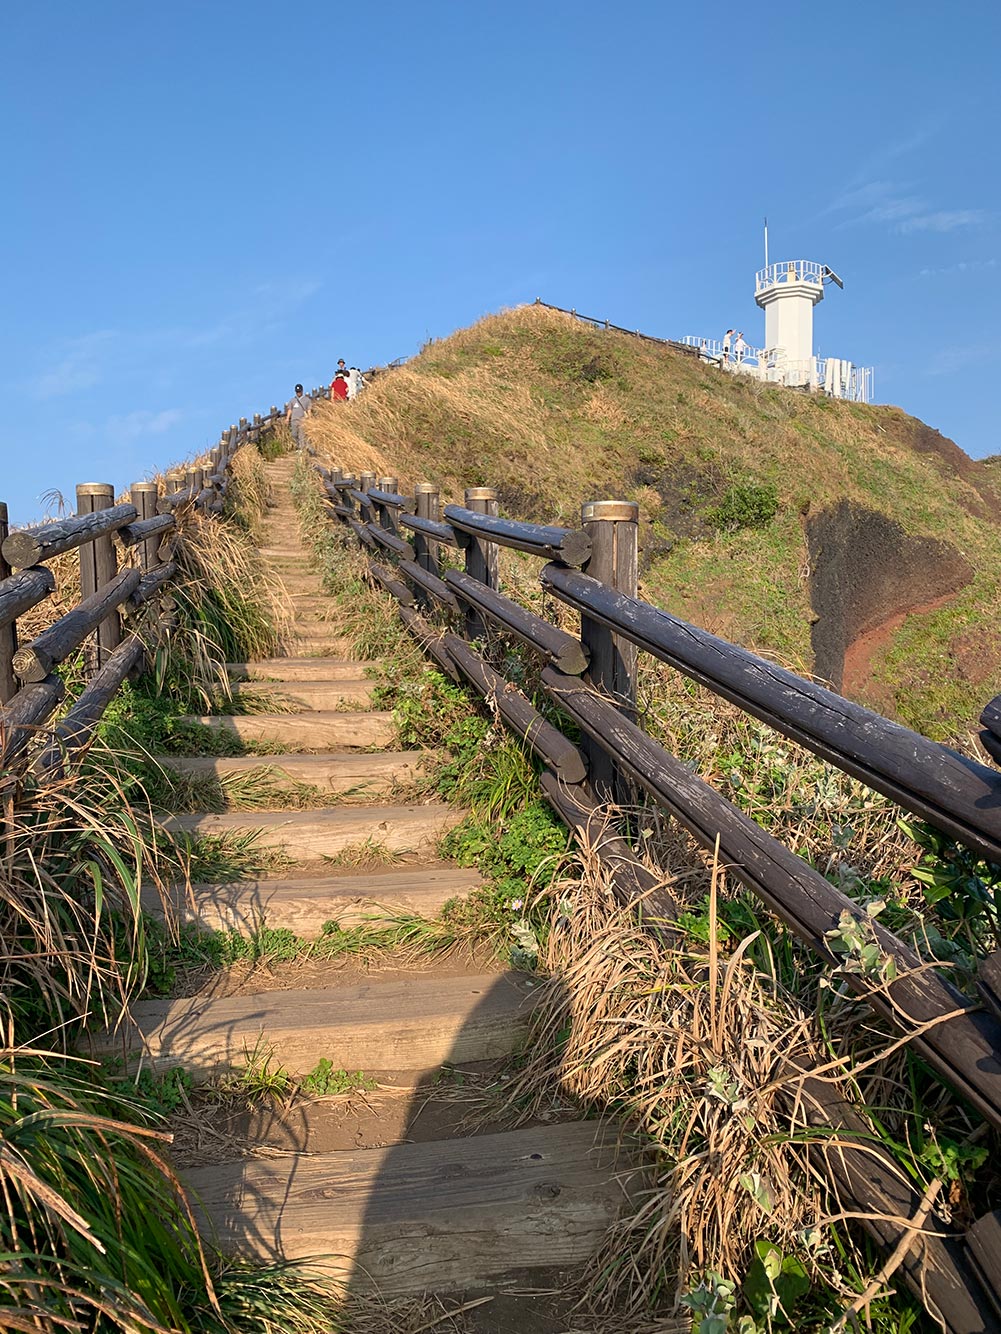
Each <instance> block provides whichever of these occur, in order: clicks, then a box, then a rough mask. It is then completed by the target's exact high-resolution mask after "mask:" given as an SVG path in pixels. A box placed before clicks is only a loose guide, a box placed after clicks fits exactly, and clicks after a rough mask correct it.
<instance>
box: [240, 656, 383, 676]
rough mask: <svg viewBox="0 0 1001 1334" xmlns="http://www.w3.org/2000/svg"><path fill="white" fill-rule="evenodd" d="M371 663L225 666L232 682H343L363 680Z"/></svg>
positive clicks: (279, 661) (294, 661) (271, 661)
mask: <svg viewBox="0 0 1001 1334" xmlns="http://www.w3.org/2000/svg"><path fill="white" fill-rule="evenodd" d="M375 666H376V664H375V663H374V662H352V661H351V660H350V659H349V658H264V659H262V660H261V661H260V662H228V663H227V664H226V671H227V672H228V673H229V677H230V680H232V681H344V680H352V679H357V678H358V677H362V676H367V675H368V671H369V669H371V668H374V667H375Z"/></svg>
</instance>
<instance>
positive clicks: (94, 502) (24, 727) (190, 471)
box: [0, 391, 319, 781]
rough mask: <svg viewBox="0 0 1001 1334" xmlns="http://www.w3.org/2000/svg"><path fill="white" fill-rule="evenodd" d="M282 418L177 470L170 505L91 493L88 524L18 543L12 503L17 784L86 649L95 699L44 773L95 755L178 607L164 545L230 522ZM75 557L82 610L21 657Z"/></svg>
mask: <svg viewBox="0 0 1001 1334" xmlns="http://www.w3.org/2000/svg"><path fill="white" fill-rule="evenodd" d="M317 392H319V391H317ZM281 417H282V413H281V412H280V411H279V409H278V408H276V407H273V408H272V409H271V411H270V413H269V414H268V415H267V416H266V417H263V416H261V414H259V413H258V414H255V416H254V422H253V425H250V424H249V423H248V421H247V419H246V418H241V420H240V426H239V427H236V426H231V427H230V428H229V429H228V430H226V431H223V433H222V436H221V439H220V441H219V444H217V445H215V446H213V448H212V449H210V450H209V451H208V453H207V454H206V456H205V457H204V458H203V459H202V460H200V461H199V462H197V463H195V464H193V465H192V466H191V467H190V468H187V469H177V468H175V469H171V470H170V471H169V472H168V473H167V475H166V477H165V479H164V488H165V490H164V493H163V494H161V489H160V483H159V482H157V481H141V482H134V483H133V484H132V487H131V489H130V499H131V503H126V502H124V501H123V502H119V503H116V501H115V493H114V488H113V487H112V486H111V484H110V483H107V482H85V483H82V484H81V485H79V486H78V487H77V488H76V495H77V513H76V514H74V515H71V516H70V517H68V518H65V519H59V520H56V521H53V522H48V523H43V524H39V525H37V526H34V527H31V528H24V529H16V530H15V531H14V532H10V531H9V525H8V519H7V506H6V505H5V504H3V503H2V502H0V767H5V768H6V769H7V770H8V775H7V776H8V778H11V777H12V776H13V779H14V781H17V775H16V772H15V770H13V769H12V768H11V766H12V765H13V764H14V762H15V761H18V762H20V758H21V757H22V756H23V754H24V752H25V751H26V750H27V749H28V748H29V746H30V745H32V744H33V739H34V738H36V737H38V736H39V735H40V734H41V733H42V730H43V728H44V725H45V723H46V721H47V720H48V719H49V718H50V717H51V715H52V714H53V713H54V712H55V711H56V709H57V708H58V707H59V705H60V703H61V702H62V699H63V697H64V693H65V692H64V688H63V685H62V682H61V680H60V679H59V678H58V677H57V676H56V675H54V674H53V671H52V669H53V667H55V666H57V665H58V664H59V663H61V662H64V661H65V660H66V658H67V657H68V656H69V655H70V654H72V653H73V652H75V651H76V650H77V649H79V648H80V647H81V646H86V645H92V646H93V647H92V649H91V648H90V647H88V648H87V654H86V658H87V661H86V663H85V670H86V671H87V672H88V674H89V680H88V682H87V684H86V686H85V687H84V690H83V693H82V694H81V695H80V697H79V698H78V699H77V701H76V702H75V703H74V704H73V705H72V706H71V708H70V710H69V712H68V713H67V715H66V718H65V719H64V720H63V723H62V724H61V725H60V726H61V727H62V729H63V731H62V732H61V733H60V735H59V736H58V737H56V738H55V739H54V740H50V741H49V744H48V746H47V747H43V750H42V752H40V754H39V755H38V757H37V762H38V764H39V765H40V766H41V767H43V768H44V767H45V757H46V756H48V759H49V760H50V761H52V762H55V761H54V757H55V756H56V754H57V752H58V755H59V757H60V762H61V760H62V758H68V757H69V756H70V755H72V754H76V753H78V752H79V750H80V749H82V748H83V747H84V746H85V744H87V742H88V741H89V738H90V737H91V736H92V735H93V731H94V728H95V727H96V724H97V722H98V721H99V719H100V717H101V715H102V714H103V712H104V709H105V708H106V707H107V703H108V701H109V700H110V699H111V698H112V697H113V695H114V693H115V692H116V691H117V690H118V689H119V688H120V686H121V683H122V681H123V680H124V679H125V677H126V676H127V675H129V674H132V673H135V672H138V671H139V670H141V668H142V666H143V664H144V662H145V656H146V650H147V649H148V648H152V647H154V646H155V644H156V642H157V640H158V638H159V636H160V633H161V632H162V630H163V629H164V628H165V627H166V625H167V624H168V623H169V621H170V618H171V615H172V612H171V610H170V609H171V606H172V604H171V601H170V599H169V598H165V597H164V591H165V590H166V589H167V588H168V587H169V585H170V583H171V581H172V580H173V579H174V578H175V576H176V574H177V569H178V566H177V564H176V563H175V562H174V561H173V560H172V559H171V558H170V557H171V551H172V547H173V545H174V543H173V541H170V540H168V541H167V542H164V541H163V539H164V538H168V537H169V535H171V534H173V533H175V532H176V531H177V529H178V521H177V518H176V517H175V516H176V512H178V511H183V513H184V516H187V515H189V514H190V513H192V512H193V511H200V512H201V513H202V514H205V515H215V514H219V513H221V512H222V511H223V508H224V502H225V496H226V491H227V488H228V485H229V479H230V475H231V474H230V465H231V462H232V459H233V457H234V455H235V454H236V452H237V451H238V450H239V449H241V448H243V446H244V445H246V444H247V443H249V442H252V441H256V440H259V439H260V437H261V434H262V432H263V431H265V430H268V429H270V428H273V427H274V426H275V424H276V423H277V422H279V421H280V420H281ZM185 521H186V518H185ZM116 536H117V539H118V547H119V548H120V549H121V553H123V559H128V560H130V561H132V562H133V565H131V566H130V567H128V568H125V569H122V570H121V571H119V569H118V554H117V549H116V547H115V545H114V543H113V541H112V538H113V537H116ZM74 551H78V552H79V576H80V590H81V599H80V601H79V603H78V604H77V605H76V606H75V607H73V608H72V609H71V610H70V611H68V612H66V613H65V614H64V615H62V616H60V617H59V618H58V619H56V620H55V621H54V622H53V623H52V624H51V625H49V626H46V627H45V629H43V630H42V631H40V632H39V633H37V634H36V635H35V637H34V638H33V639H32V640H31V642H30V643H27V644H22V645H19V641H18V627H17V620H18V617H21V616H23V615H24V613H25V612H26V611H28V610H30V609H31V608H32V607H34V606H37V605H38V604H39V603H41V602H42V601H43V600H44V599H45V598H47V597H48V596H49V595H50V594H51V593H52V592H54V591H55V588H56V578H55V575H54V573H53V571H52V570H50V569H49V568H48V567H47V566H46V565H45V562H46V561H49V560H52V559H53V558H55V557H57V556H62V555H65V554H66V553H69V552H74ZM136 562H137V563H138V568H136V564H135V563H136ZM12 566H14V567H16V568H17V570H18V573H13V572H12V568H11V567H12ZM123 616H124V617H125V618H126V620H128V621H129V623H130V628H131V627H132V626H135V627H137V628H138V633H137V632H136V631H133V633H131V634H129V635H126V637H125V639H124V640H123V639H122V617H123ZM70 743H72V744H70Z"/></svg>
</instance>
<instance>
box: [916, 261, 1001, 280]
mask: <svg viewBox="0 0 1001 1334" xmlns="http://www.w3.org/2000/svg"><path fill="white" fill-rule="evenodd" d="M997 266H998V262H997V260H996V259H961V260H960V261H959V262H958V263H957V264H944V265H943V266H942V267H941V268H938V269H920V270H919V271H918V277H919V278H940V277H944V276H946V275H947V274H953V273H984V272H986V271H987V270H988V269H996V268H997Z"/></svg>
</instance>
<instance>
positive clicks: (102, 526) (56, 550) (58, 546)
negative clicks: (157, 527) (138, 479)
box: [3, 505, 139, 569]
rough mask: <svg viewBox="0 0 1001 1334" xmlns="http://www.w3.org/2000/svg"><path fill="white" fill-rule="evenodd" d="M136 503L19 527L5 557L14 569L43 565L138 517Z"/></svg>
mask: <svg viewBox="0 0 1001 1334" xmlns="http://www.w3.org/2000/svg"><path fill="white" fill-rule="evenodd" d="M138 517H139V516H138V513H137V511H136V507H135V506H134V505H113V506H112V507H111V508H110V509H102V510H95V511H94V513H93V514H75V515H74V516H73V517H72V518H71V519H60V520H59V521H58V522H56V523H46V524H43V525H42V526H41V527H40V528H19V529H18V530H17V531H16V532H13V533H11V535H10V536H9V537H8V538H7V539H6V540H5V542H4V544H3V554H4V559H5V560H6V561H7V562H8V563H9V564H10V565H12V566H13V567H14V568H15V569H25V568H26V567H27V566H29V565H40V564H41V563H42V562H43V561H47V560H51V559H52V557H53V556H61V555H62V554H63V552H64V551H73V550H74V549H75V548H76V547H82V546H84V545H86V543H88V542H93V541H94V539H95V538H97V537H102V536H103V535H104V534H105V533H113V532H115V531H116V529H118V528H124V527H125V525H126V524H127V523H133V522H134V521H135V520H136V519H137V518H138Z"/></svg>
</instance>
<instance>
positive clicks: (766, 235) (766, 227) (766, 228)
mask: <svg viewBox="0 0 1001 1334" xmlns="http://www.w3.org/2000/svg"><path fill="white" fill-rule="evenodd" d="M765 268H766V269H767V268H768V219H767V218H765Z"/></svg>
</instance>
